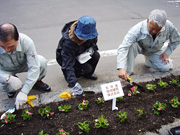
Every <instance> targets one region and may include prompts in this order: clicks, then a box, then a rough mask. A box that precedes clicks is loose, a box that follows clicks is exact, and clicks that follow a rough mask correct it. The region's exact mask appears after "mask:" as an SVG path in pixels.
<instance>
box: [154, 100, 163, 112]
mask: <svg viewBox="0 0 180 135" xmlns="http://www.w3.org/2000/svg"><path fill="white" fill-rule="evenodd" d="M165 109H166V104H161V103H160V102H159V101H156V103H155V104H154V105H153V111H154V114H157V115H159V113H160V111H162V110H165Z"/></svg>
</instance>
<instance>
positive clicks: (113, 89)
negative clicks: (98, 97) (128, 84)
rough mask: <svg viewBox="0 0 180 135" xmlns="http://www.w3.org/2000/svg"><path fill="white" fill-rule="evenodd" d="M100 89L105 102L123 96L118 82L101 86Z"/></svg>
mask: <svg viewBox="0 0 180 135" xmlns="http://www.w3.org/2000/svg"><path fill="white" fill-rule="evenodd" d="M101 89H102V93H103V97H104V100H105V101H106V100H110V99H113V98H117V97H122V96H124V92H123V90H122V86H121V82H120V81H115V82H111V83H107V84H103V85H101Z"/></svg>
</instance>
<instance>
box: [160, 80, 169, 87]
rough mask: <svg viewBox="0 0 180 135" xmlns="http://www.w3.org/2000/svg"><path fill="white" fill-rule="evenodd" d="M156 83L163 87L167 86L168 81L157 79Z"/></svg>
mask: <svg viewBox="0 0 180 135" xmlns="http://www.w3.org/2000/svg"><path fill="white" fill-rule="evenodd" d="M158 84H159V86H161V87H163V88H166V87H167V86H168V83H167V82H163V81H162V80H159V82H158Z"/></svg>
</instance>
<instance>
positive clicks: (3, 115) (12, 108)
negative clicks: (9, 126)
mask: <svg viewBox="0 0 180 135" xmlns="http://www.w3.org/2000/svg"><path fill="white" fill-rule="evenodd" d="M15 110H16V105H14V106H13V107H10V108H9V109H8V110H7V111H6V112H5V113H3V114H2V115H1V120H2V119H3V118H4V117H5V116H6V113H13V112H14V111H15Z"/></svg>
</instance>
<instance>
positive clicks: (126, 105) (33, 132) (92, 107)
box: [0, 76, 180, 135]
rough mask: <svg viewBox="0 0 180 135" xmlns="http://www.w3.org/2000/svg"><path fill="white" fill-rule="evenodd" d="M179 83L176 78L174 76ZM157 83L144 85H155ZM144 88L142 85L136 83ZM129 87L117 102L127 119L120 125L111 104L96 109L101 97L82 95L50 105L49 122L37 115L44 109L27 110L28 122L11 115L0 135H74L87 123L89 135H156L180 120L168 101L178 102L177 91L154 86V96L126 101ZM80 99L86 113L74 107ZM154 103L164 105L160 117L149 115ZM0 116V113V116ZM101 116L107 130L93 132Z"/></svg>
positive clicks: (149, 93)
mask: <svg viewBox="0 0 180 135" xmlns="http://www.w3.org/2000/svg"><path fill="white" fill-rule="evenodd" d="M172 79H174V77H166V78H162V80H163V81H165V82H168V83H169V81H170V80H172ZM178 79H179V76H178ZM157 82H158V80H156V81H152V82H147V83H152V84H157ZM140 84H142V85H143V86H145V84H146V83H140ZM131 87H132V86H129V85H128V86H126V87H124V88H123V90H124V94H125V96H124V99H123V100H121V101H118V102H117V107H118V108H119V110H118V111H121V112H127V113H128V119H127V120H126V121H125V122H123V123H121V122H120V120H119V119H118V118H117V116H116V113H117V112H118V111H112V110H111V107H112V101H106V102H105V103H104V104H103V105H98V104H97V103H96V101H95V100H96V99H97V98H98V97H102V94H101V93H100V94H94V95H86V96H84V97H81V98H72V99H68V100H65V101H61V102H57V103H50V104H48V105H49V106H50V107H51V111H52V112H54V113H55V114H54V115H53V116H52V117H51V118H50V119H43V118H42V117H40V115H39V114H38V109H39V108H42V107H45V106H47V105H42V106H39V107H34V108H31V107H29V108H28V109H29V110H30V111H31V112H32V113H33V118H32V119H31V120H23V119H22V117H21V114H22V111H23V110H18V111H16V112H15V114H16V121H15V122H14V123H11V124H4V125H3V123H1V122H0V124H1V125H0V126H1V127H0V135H21V134H22V133H23V134H22V135H38V132H39V131H40V130H41V129H42V130H43V131H44V133H48V134H49V135H55V134H56V133H58V129H59V128H63V129H64V130H65V131H67V132H69V133H70V134H71V135H78V131H79V128H78V126H77V123H78V122H84V121H88V122H89V128H90V131H89V135H140V134H143V133H145V132H147V131H150V132H157V129H159V128H160V127H161V126H162V125H165V124H167V123H172V122H173V121H174V118H180V113H179V111H180V109H179V108H180V107H179V108H178V109H174V108H172V107H171V105H170V104H169V100H170V99H172V98H173V97H174V96H177V97H178V98H180V87H177V86H173V85H168V87H167V88H164V89H163V88H161V87H160V86H158V85H157V89H156V93H154V92H152V91H146V92H143V91H141V90H139V91H140V92H141V93H140V94H138V95H134V96H132V97H128V96H127V94H128V90H130V88H131ZM83 99H85V100H88V101H89V106H88V109H87V110H84V111H80V110H79V109H78V105H79V104H80V103H81V102H82V101H83ZM156 101H159V102H161V103H165V104H166V105H167V108H166V110H164V111H162V112H161V113H160V115H155V114H154V113H153V110H152V108H153V105H154V104H155V102H156ZM68 104H71V105H72V108H71V110H70V111H69V112H68V113H62V112H60V111H59V110H58V106H60V105H68ZM137 108H141V109H143V110H145V111H146V115H144V116H141V117H138V114H137V111H136V110H137ZM1 114H2V113H1ZM102 114H103V115H104V116H105V118H106V119H107V120H108V122H109V127H108V128H99V129H97V128H94V123H93V120H95V119H97V118H98V117H100V116H101V115H102Z"/></svg>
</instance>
